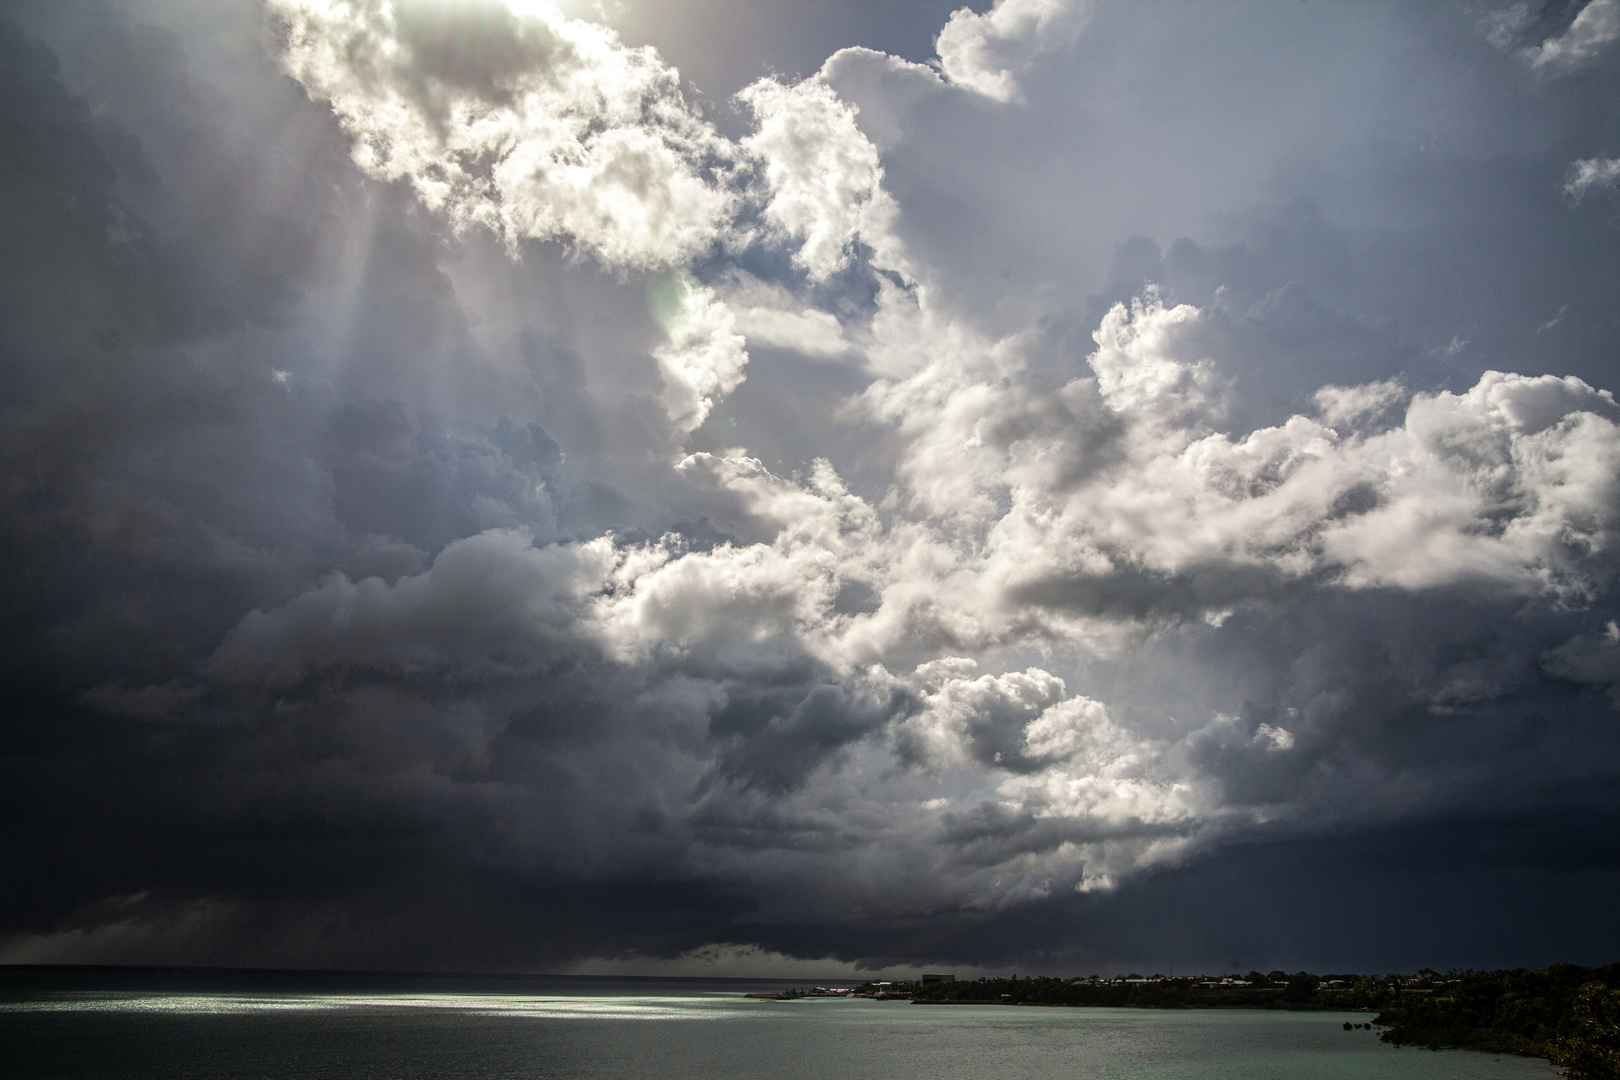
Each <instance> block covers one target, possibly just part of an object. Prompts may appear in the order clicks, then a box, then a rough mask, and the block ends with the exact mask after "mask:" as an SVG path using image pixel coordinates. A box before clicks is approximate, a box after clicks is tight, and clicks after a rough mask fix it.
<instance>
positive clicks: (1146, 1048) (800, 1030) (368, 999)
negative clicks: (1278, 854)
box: [0, 980, 1557, 1080]
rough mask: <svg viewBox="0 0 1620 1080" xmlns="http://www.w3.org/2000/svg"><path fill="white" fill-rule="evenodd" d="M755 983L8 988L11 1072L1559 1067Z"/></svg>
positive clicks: (1265, 1019) (1182, 1018)
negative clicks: (792, 993) (753, 994)
mask: <svg viewBox="0 0 1620 1080" xmlns="http://www.w3.org/2000/svg"><path fill="white" fill-rule="evenodd" d="M758 989H760V988H759V987H757V986H737V987H721V986H717V985H715V984H670V983H660V984H654V985H650V986H649V985H641V984H628V985H626V984H594V983H592V984H582V983H574V984H556V985H544V984H535V983H528V984H524V985H522V986H520V987H514V986H512V985H510V984H480V985H471V984H467V983H457V984H454V985H453V986H450V987H446V986H424V985H412V986H409V987H407V988H405V989H400V988H399V987H398V986H395V987H394V988H393V989H392V990H389V989H388V988H387V984H385V983H382V982H380V981H376V980H373V981H370V982H363V981H361V982H356V983H354V984H352V985H344V986H337V987H333V986H331V985H326V986H321V987H315V988H310V987H298V986H289V985H279V986H275V987H271V988H246V989H244V988H242V987H240V986H237V987H223V988H222V987H218V986H202V987H197V986H192V987H174V986H168V987H161V986H159V987H150V986H148V987H144V988H143V987H140V986H128V985H126V986H113V987H112V988H103V989H83V988H62V987H61V986H41V985H38V984H37V983H36V984H34V985H27V986H20V985H11V986H9V987H5V988H3V989H0V1062H4V1065H3V1066H0V1071H3V1072H4V1074H5V1075H6V1076H8V1077H118V1078H134V1077H141V1078H147V1077H187V1078H189V1077H198V1078H203V1077H207V1078H214V1077H220V1078H225V1077H231V1078H237V1077H241V1078H249V1077H251V1078H256V1080H257V1078H271V1077H276V1078H283V1077H285V1078H295V1077H297V1078H302V1077H332V1078H344V1080H373V1078H376V1080H382V1078H389V1080H403V1078H414V1077H435V1078H445V1080H454V1078H466V1080H485V1078H489V1080H493V1078H506V1077H514V1078H516V1077H591V1078H596V1077H601V1078H614V1080H618V1078H634V1080H646V1078H654V1080H684V1078H688V1077H691V1078H696V1077H703V1078H718V1080H727V1078H732V1077H736V1078H749V1080H759V1078H775V1077H780V1078H783V1080H790V1078H791V1080H798V1078H801V1077H802V1078H811V1077H815V1078H827V1077H852V1078H854V1077H874V1078H878V1077H881V1078H884V1080H889V1078H895V1080H899V1078H903V1077H918V1078H927V1080H955V1078H961V1080H1001V1078H1006V1080H1013V1078H1019V1080H1022V1078H1026V1077H1027V1078H1031V1080H1036V1078H1038V1080H1053V1078H1055V1077H1096V1078H1099V1080H1101V1078H1114V1077H1119V1078H1127V1077H1129V1078H1136V1077H1154V1078H1166V1080H1169V1078H1176V1080H1195V1078H1197V1080H1203V1078H1214V1077H1241V1078H1243V1080H1272V1078H1277V1080H1284V1078H1287V1080H1296V1078H1300V1077H1326V1078H1333V1077H1346V1078H1349V1077H1355V1078H1357V1080H1380V1078H1390V1080H1395V1078H1415V1077H1461V1078H1470V1080H1473V1078H1478V1080H1486V1078H1490V1080H1516V1078H1526V1080H1528V1078H1532V1077H1533V1078H1537V1080H1542V1078H1550V1077H1553V1076H1556V1075H1557V1074H1556V1072H1555V1071H1554V1070H1553V1069H1552V1068H1551V1067H1550V1066H1548V1065H1547V1064H1546V1063H1545V1062H1542V1061H1531V1060H1523V1059H1517V1058H1500V1059H1498V1058H1493V1057H1492V1056H1491V1055H1489V1054H1476V1053H1468V1052H1464V1051H1445V1052H1441V1053H1435V1052H1431V1051H1427V1050H1413V1049H1402V1050H1397V1049H1394V1048H1392V1047H1389V1046H1385V1045H1383V1044H1382V1043H1380V1042H1379V1041H1378V1038H1377V1036H1376V1035H1375V1034H1373V1033H1371V1032H1368V1031H1360V1030H1358V1031H1345V1030H1344V1029H1343V1026H1342V1025H1343V1023H1344V1021H1345V1020H1346V1019H1355V1020H1358V1021H1359V1020H1364V1019H1366V1016H1365V1015H1359V1016H1354V1017H1348V1016H1346V1015H1344V1014H1338V1013H1286V1012H1248V1011H1238V1010H1226V1011H1219V1010H1210V1011H1154V1010H1135V1009H1061V1008H1029V1007H1001V1006H972V1005H967V1006H950V1007H938V1006H921V1005H910V1004H908V1003H905V1002H882V1001H868V1000H843V999H823V1000H804V1001H795V1002H774V1001H750V1000H748V999H746V998H744V997H742V996H741V995H742V993H743V991H744V990H758Z"/></svg>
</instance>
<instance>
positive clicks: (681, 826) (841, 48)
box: [0, 0, 1620, 974]
mask: <svg viewBox="0 0 1620 1080" xmlns="http://www.w3.org/2000/svg"><path fill="white" fill-rule="evenodd" d="M674 6H675V7H680V6H681V5H674ZM690 7H691V13H690V14H691V17H692V19H694V20H699V21H701V20H702V19H704V18H714V17H716V16H715V14H714V11H715V9H716V8H719V9H724V8H726V5H725V4H712V3H700V2H698V0H693V3H692V4H691V5H690ZM908 12H909V13H908V14H907V15H906V16H905V18H904V19H900V22H901V23H904V24H905V25H904V26H901V25H899V23H896V22H895V20H896V19H897V18H899V17H898V16H895V15H894V14H893V12H892V11H890V12H889V13H888V14H884V15H883V16H882V17H881V18H879V17H878V16H876V15H871V14H870V13H865V12H863V11H861V10H860V8H859V7H858V6H848V5H845V6H839V5H832V6H830V7H827V8H825V9H822V8H819V7H816V6H815V5H804V6H803V7H796V6H793V5H787V6H784V7H783V8H782V9H781V11H780V12H778V13H777V15H775V16H773V17H772V19H769V20H759V21H756V22H748V21H746V20H744V21H742V22H739V23H738V24H737V25H738V26H740V27H743V28H744V30H738V31H737V33H738V34H739V35H740V36H741V37H743V38H746V40H741V41H737V42H734V43H732V44H731V45H728V46H725V48H728V49H732V50H742V51H743V52H745V53H748V54H749V55H755V56H757V57H758V58H759V59H758V62H757V63H755V64H754V65H753V67H752V68H747V67H745V66H741V65H739V64H738V63H737V62H736V61H735V60H734V59H731V58H729V57H722V56H719V55H718V54H717V55H714V56H703V55H695V56H694V57H693V70H694V71H695V72H699V73H701V78H702V80H703V81H701V82H699V81H694V79H696V78H698V76H697V75H684V74H683V72H682V70H681V69H680V68H679V67H678V66H677V62H678V58H679V57H680V56H683V55H691V54H692V52H693V50H697V52H698V54H701V53H702V47H700V46H698V45H695V44H694V43H693V40H692V38H691V37H690V35H689V33H688V32H687V31H677V30H676V29H674V28H672V27H671V26H670V25H668V24H666V23H662V22H660V21H659V19H660V18H664V17H666V16H658V17H656V18H655V17H654V16H653V15H652V14H650V13H648V12H644V11H639V10H638V6H637V5H636V4H633V3H632V4H629V5H625V6H623V10H614V11H605V12H603V11H595V10H587V8H586V7H585V6H584V5H565V6H564V7H557V6H554V5H552V4H550V3H518V2H516V0H511V2H507V0H453V2H452V0H267V2H265V3H262V4H261V3H256V2H250V0H241V2H233V3H228V4H214V3H210V4H202V3H196V4H193V3H189V2H179V3H163V2H150V3H147V2H142V0H127V2H123V0H120V2H109V3H96V4H90V3H87V4H82V5H80V4H66V5H60V4H26V3H25V4H19V5H15V6H14V7H13V8H12V9H11V11H10V12H9V13H8V14H6V15H5V16H4V17H3V18H0V81H3V91H4V92H3V93H0V131H3V132H4V134H3V144H4V147H5V154H4V156H3V158H0V183H3V192H4V198H0V239H3V244H0V251H3V252H4V256H3V258H0V274H3V275H4V277H3V288H0V362H3V364H4V371H5V376H4V379H3V381H0V408H3V409H4V413H5V422H4V425H3V434H0V500H3V503H4V516H3V518H0V520H3V522H4V524H3V526H0V538H3V541H0V542H3V543H4V545H5V566H6V572H5V574H4V577H3V578H0V581H3V584H0V590H3V599H4V606H3V609H0V610H3V613H4V614H3V623H0V626H3V633H4V643H5V646H6V648H5V649H4V652H3V654H0V656H3V658H0V677H3V679H4V680H5V686H6V692H7V699H8V702H9V704H8V706H7V708H6V709H5V710H4V719H3V725H4V726H3V729H0V731H3V738H4V741H5V747H4V750H3V751H0V769H3V776H4V792H5V794H4V795H3V796H0V798H3V799H4V806H5V809H6V812H7V815H8V819H9V820H11V821H13V822H14V823H16V827H14V828H12V829H9V830H7V831H6V833H5V836H4V838H3V839H0V850H4V852H5V858H6V862H7V865H8V866H9V867H11V868H12V872H11V873H10V874H8V878H9V881H8V884H7V885H6V886H5V888H4V890H3V891H0V959H5V960H9V961H19V960H26V961H55V960H62V961H97V962H161V963H170V962H208V963H231V964H262V965H304V966H351V967H357V966H366V967H395V968H441V969H442V968H479V969H493V968H499V969H508V970H559V969H575V970H585V969H590V968H591V966H592V965H593V964H594V965H597V966H598V967H601V968H602V969H603V970H608V969H610V968H611V970H624V969H625V966H626V965H628V966H629V967H634V966H635V965H636V964H643V965H645V966H646V969H647V970H659V971H666V970H705V965H708V966H709V968H712V967H713V965H714V963H715V958H716V957H717V956H726V955H729V956H741V957H743V958H744V960H745V961H746V960H748V958H750V957H752V958H756V959H757V958H759V957H767V958H768V957H775V958H776V960H775V961H773V962H778V963H779V966H780V965H787V966H789V967H791V966H792V965H794V964H797V963H799V962H801V961H807V960H808V961H820V962H824V963H825V964H827V965H842V966H846V967H847V966H848V965H852V964H853V965H861V966H864V967H867V968H882V967H885V966H896V968H897V969H901V968H906V967H908V966H915V965H919V964H955V965H961V966H963V967H964V969H967V968H970V967H976V968H985V969H997V970H1000V969H1002V968H1005V967H1007V966H1014V967H1016V968H1017V969H1018V970H1025V971H1030V970H1053V971H1060V970H1061V971H1062V972H1063V973H1065V974H1073V973H1075V971H1077V970H1079V967H1078V966H1083V967H1085V968H1086V970H1087V971H1088V972H1089V971H1091V970H1098V969H1100V968H1103V967H1106V966H1107V965H1110V964H1122V965H1126V966H1130V965H1139V964H1153V963H1156V962H1159V961H1165V962H1174V963H1179V964H1183V965H1186V966H1188V967H1191V966H1195V965H1204V966H1206V967H1210V968H1215V967H1220V968H1224V967H1226V966H1227V965H1228V964H1235V963H1237V962H1238V961H1239V960H1241V962H1242V964H1243V965H1244V966H1246V967H1247V966H1255V967H1261V968H1268V967H1273V966H1285V967H1286V966H1290V965H1294V966H1312V965H1314V966H1317V967H1319V968H1320V967H1324V966H1338V967H1342V968H1358V967H1361V968H1367V967H1374V966H1378V967H1390V966H1397V965H1402V964H1405V965H1408V966H1419V965H1423V964H1427V965H1430V966H1436V967H1439V966H1444V965H1446V964H1448V963H1458V964H1471V965H1481V964H1486V963H1541V962H1546V961H1549V960H1553V959H1559V958H1565V959H1572V960H1594V959H1600V958H1612V957H1610V953H1612V950H1613V949H1614V948H1615V947H1616V946H1617V945H1620V938H1616V937H1615V931H1614V928H1613V925H1612V921H1611V920H1609V919H1608V918H1607V916H1606V915H1605V913H1604V912H1605V908H1604V905H1603V904H1602V903H1599V902H1596V901H1595V899H1594V898H1595V897H1600V896H1603V895H1609V896H1612V895H1613V893H1614V889H1615V887H1616V885H1617V884H1620V880H1617V878H1616V873H1617V868H1616V866H1615V864H1614V858H1613V851H1614V850H1615V849H1616V840H1617V835H1616V827H1615V822H1616V821H1617V820H1620V818H1617V816H1616V814H1617V809H1620V808H1617V806H1616V803H1615V793H1616V791H1620V786H1617V782H1620V739H1617V738H1616V730H1617V729H1616V724H1617V722H1620V714H1617V711H1616V710H1617V708H1620V705H1617V702H1620V634H1617V631H1616V621H1617V619H1620V603H1617V593H1616V570H1617V569H1620V404H1617V403H1616V401H1615V398H1614V396H1613V393H1612V392H1611V390H1612V389H1613V388H1615V387H1616V386H1617V385H1620V354H1617V351H1616V345H1615V342H1616V340H1617V339H1616V327H1617V323H1616V318H1615V313H1616V311H1620V306H1617V302H1620V294H1617V289H1620V235H1617V233H1616V231H1615V195H1614V191H1613V189H1614V186H1615V172H1616V169H1615V161H1614V155H1615V154H1617V153H1620V113H1617V112H1616V110H1615V108H1614V102H1615V101H1616V100H1620V99H1617V97H1616V91H1617V90H1620V14H1617V12H1620V7H1617V5H1615V4H1614V3H1611V2H1610V0H1591V2H1590V3H1587V4H1585V5H1581V4H1573V5H1567V4H1548V5H1544V6H1541V7H1537V6H1535V5H1527V4H1522V3H1521V4H1503V5H1494V6H1493V5H1485V6H1480V5H1472V6H1470V5H1458V6H1453V7H1439V8H1425V9H1422V10H1405V9H1400V8H1386V7H1360V6H1358V7H1336V6H1331V5H1290V6H1287V7H1283V6H1279V5H1267V4H1253V5H1251V4H1240V3H1238V4H1223V5H1218V6H1217V5H1209V6H1188V5H1180V4H1178V5H1162V6H1160V5H1122V4H1107V3H1081V2H1078V0H999V2H997V3H995V4H994V5H990V6H983V5H981V6H979V7H976V8H962V9H960V10H957V11H954V12H953V11H951V10H950V9H949V7H948V5H946V6H941V5H928V4H918V5H916V6H915V9H914V10H911V9H908ZM722 14H723V12H722ZM812 23H814V24H815V26H816V34H818V35H822V37H827V36H832V37H836V38H837V40H838V46H835V48H834V49H833V50H829V51H828V53H827V55H825V56H823V57H817V58H816V60H815V64H819V67H817V66H814V64H812V65H810V66H808V67H806V66H804V65H805V64H806V61H805V60H804V57H803V56H802V55H800V54H801V53H802V51H803V48H804V41H806V40H809V39H806V38H805V37H804V36H803V34H802V33H800V28H801V27H803V26H808V25H810V24H812ZM688 30H689V28H688ZM745 31H746V32H745ZM659 33H667V34H668V35H669V41H670V53H669V56H666V55H665V54H664V52H662V51H661V50H660V48H659V45H660V43H659V41H658V40H657V35H658V34H659ZM749 35H753V36H752V37H750V36H749ZM649 37H650V38H651V39H652V40H647V39H648V38H649ZM815 40H818V41H819V40H821V38H819V37H818V38H815ZM714 48H715V49H716V50H718V49H720V48H721V46H718V45H717V46H714ZM903 53H904V55H902V54H903ZM739 70H743V71H746V81H745V82H738V81H737V77H736V76H735V72H736V71H739ZM1330 850H1333V851H1342V852H1343V853H1344V857H1343V859H1340V860H1334V859H1329V858H1325V857H1324V856H1323V854H1322V853H1323V852H1324V851H1330ZM1279 897H1286V898H1288V902H1287V903H1283V902H1282V901H1280V900H1279V899H1278V898H1279ZM1388 898H1399V904H1400V905H1402V906H1403V907H1405V908H1407V909H1411V910H1414V911H1415V910H1416V909H1421V908H1423V907H1424V905H1426V904H1437V903H1440V902H1441V901H1442V899H1443V901H1444V903H1445V904H1447V905H1450V908H1448V910H1455V911H1459V912H1460V913H1461V914H1459V915H1458V916H1457V919H1458V921H1457V922H1456V923H1455V925H1450V926H1442V925H1439V924H1436V923H1435V922H1434V921H1433V920H1432V919H1429V918H1428V917H1427V916H1425V915H1420V914H1416V913H1414V914H1412V915H1411V916H1410V917H1409V918H1407V919H1406V921H1404V922H1403V921H1402V917H1401V916H1381V918H1393V921H1394V923H1395V926H1396V929H1395V930H1394V931H1393V932H1392V933H1390V934H1388V935H1385V936H1383V937H1381V938H1380V939H1379V940H1376V941H1374V940H1371V939H1368V940H1359V939H1352V940H1348V941H1347V940H1346V939H1345V937H1344V935H1343V934H1342V932H1341V931H1342V928H1343V925H1344V921H1345V920H1346V919H1353V918H1354V917H1355V915H1354V912H1355V911H1357V910H1365V909H1366V908H1365V906H1363V907H1359V908H1358V907H1357V905H1358V904H1360V905H1376V904H1378V903H1379V902H1380V901H1381V900H1382V899H1388ZM1352 901H1354V902H1352ZM1391 902H1392V903H1393V902H1394V901H1393V900H1392V901H1391ZM1527 911H1528V912H1531V913H1532V914H1533V915H1534V916H1535V917H1534V918H1532V919H1530V920H1529V921H1531V922H1536V923H1538V925H1537V927H1536V928H1535V929H1533V930H1531V929H1526V928H1525V927H1524V925H1523V923H1524V922H1525V921H1526V916H1525V913H1526V912H1527ZM1261 913H1265V915H1264V918H1262V917H1261ZM1537 913H1540V914H1537ZM1542 914H1545V915H1546V918H1547V919H1550V920H1552V922H1553V924H1554V925H1555V929H1553V930H1548V929H1547V927H1546V926H1544V925H1539V924H1540V923H1542V922H1544V921H1545V920H1543V919H1542V918H1541V915H1542ZM1457 926H1469V927H1476V928H1490V939H1491V940H1490V942H1489V944H1488V946H1487V945H1485V944H1482V943H1480V942H1479V941H1478V940H1477V939H1474V940H1472V943H1471V939H1470V938H1468V937H1467V935H1464V934H1462V933H1461V932H1459V931H1457V929H1456V927H1457ZM1266 927H1269V928H1270V930H1269V931H1268V932H1262V930H1263V928H1266ZM1481 932H1482V933H1483V930H1482V931H1481ZM683 957H684V958H685V959H682V958H683ZM683 965H684V966H683ZM1076 965H1078V966H1076ZM1071 967H1073V968H1074V970H1070V968H1071ZM783 970H786V968H783Z"/></svg>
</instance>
